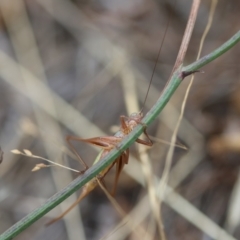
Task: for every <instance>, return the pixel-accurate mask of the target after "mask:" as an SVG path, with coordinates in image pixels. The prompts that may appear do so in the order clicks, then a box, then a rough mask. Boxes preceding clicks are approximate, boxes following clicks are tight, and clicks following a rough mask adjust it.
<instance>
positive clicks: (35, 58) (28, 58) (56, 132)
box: [1, 0, 85, 239]
mask: <svg viewBox="0 0 240 240" xmlns="http://www.w3.org/2000/svg"><path fill="white" fill-rule="evenodd" d="M10 5H11V3H10V2H9V1H2V3H1V8H2V13H3V18H4V21H5V23H6V26H7V28H8V31H9V36H10V39H11V42H12V45H13V48H14V51H15V53H16V56H17V60H18V61H19V64H20V65H23V66H25V67H26V68H28V69H31V71H33V74H34V75H36V76H38V78H39V79H41V81H43V82H44V83H45V84H46V86H47V78H46V76H45V74H44V72H45V71H44V66H43V63H42V61H41V58H40V54H39V50H38V46H37V43H36V40H35V36H34V32H33V30H32V26H31V24H30V21H29V18H28V15H27V11H26V6H25V3H24V2H23V1H22V0H19V1H17V2H16V3H15V4H14V5H11V8H12V7H14V13H15V15H14V17H11V18H9V16H10V15H9V14H8V11H7V9H10V8H9V7H10ZM23 32H24V34H22V33H23ZM20 73H21V75H22V79H23V86H22V87H23V88H24V89H25V90H26V91H31V79H30V78H29V75H28V74H25V73H26V72H25V71H21V68H20ZM47 101H48V105H49V108H50V109H51V111H53V112H55V106H54V103H53V100H52V97H51V95H48V96H47ZM33 111H34V114H35V119H36V122H37V124H38V128H39V130H40V131H39V133H40V136H41V137H42V141H43V144H44V146H45V149H46V152H47V153H48V156H49V158H50V159H55V160H56V161H59V160H60V159H61V152H58V151H56V150H55V149H54V148H52V147H51V146H50V145H49V144H48V143H47V142H46V141H45V140H44V136H43V135H42V131H41V130H42V129H44V131H45V132H49V133H50V134H51V135H52V136H53V137H54V138H55V139H58V140H59V141H60V142H61V144H63V142H64V140H63V136H62V133H61V129H60V126H59V125H58V122H56V121H54V120H52V119H51V118H49V117H48V116H46V115H45V113H44V112H42V111H39V108H37V107H36V106H35V105H33ZM60 165H61V164H60ZM36 169H39V166H38V167H37V168H35V170H36ZM51 172H52V176H53V179H54V183H55V186H57V191H59V190H60V189H61V188H62V187H63V186H65V185H66V184H67V182H70V181H72V177H71V174H70V172H68V171H65V172H59V171H54V170H53V171H51ZM71 198H72V200H74V199H73V198H74V195H73V196H72V197H71ZM75 198H76V196H75ZM61 206H62V205H61ZM61 206H60V207H61ZM62 209H63V208H62ZM76 210H77V209H76ZM77 212H79V211H76V213H77ZM75 220H77V221H78V222H79V228H73V225H72V224H71V222H69V221H67V222H66V230H67V232H68V236H69V239H74V234H76V235H78V236H81V238H82V239H85V236H84V231H83V226H82V224H81V222H82V221H81V218H80V215H79V214H78V216H77V214H76V217H75ZM73 233H74V234H73Z"/></svg>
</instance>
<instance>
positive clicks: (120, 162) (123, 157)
mask: <svg viewBox="0 0 240 240" xmlns="http://www.w3.org/2000/svg"><path fill="white" fill-rule="evenodd" d="M128 159H129V149H127V150H126V151H124V152H123V153H122V154H121V156H120V157H119V159H118V160H117V161H116V174H115V179H114V185H113V189H112V196H113V197H114V196H115V194H116V189H117V184H118V180H119V177H120V174H121V172H122V170H123V168H124V165H125V164H128Z"/></svg>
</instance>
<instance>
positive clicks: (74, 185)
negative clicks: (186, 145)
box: [0, 31, 240, 240]
mask: <svg viewBox="0 0 240 240" xmlns="http://www.w3.org/2000/svg"><path fill="white" fill-rule="evenodd" d="M239 41H240V31H239V32H237V33H236V34H235V35H234V36H233V37H232V38H230V39H229V40H228V41H227V42H225V43H224V44H223V45H222V46H221V47H219V48H218V49H216V50H215V51H213V52H212V53H210V54H208V55H206V56H204V57H203V58H201V59H200V60H198V61H196V62H194V63H192V64H190V65H188V66H186V67H183V68H181V67H180V68H178V69H177V70H176V71H175V72H174V73H173V75H172V77H171V79H170V81H169V83H168V85H167V86H166V87H165V88H164V90H163V92H162V94H161V96H160V97H159V99H158V100H157V102H156V103H155V105H154V106H153V107H152V108H151V110H150V111H149V112H148V113H147V114H146V116H145V117H144V118H143V120H142V123H143V124H145V125H146V126H148V125H149V124H150V123H151V122H152V121H153V120H154V119H156V117H157V116H158V115H159V113H160V112H161V111H162V109H163V108H164V107H165V105H166V104H167V102H168V101H169V99H170V98H171V96H172V95H173V94H174V92H175V91H176V89H177V88H178V86H179V85H180V83H181V82H182V80H183V72H184V73H188V72H191V71H196V70H198V69H199V68H201V67H203V66H204V65H206V64H208V63H209V62H211V61H213V60H214V59H216V58H217V57H219V56H221V55H222V54H223V53H225V52H226V51H228V50H229V49H230V48H232V47H233V46H234V45H235V44H237V43H238V42H239ZM143 128H144V127H143V126H142V125H139V126H137V127H136V128H135V129H134V130H133V131H132V132H131V133H130V134H129V135H128V136H127V137H126V138H124V139H123V141H122V142H121V143H120V144H119V146H118V148H115V149H113V150H112V151H111V152H110V153H109V154H108V155H107V156H106V157H105V158H103V159H102V160H101V161H100V162H98V163H96V164H95V165H93V166H92V167H91V168H90V169H89V170H87V171H86V172H85V173H84V174H83V175H81V176H79V177H78V178H76V179H75V180H73V181H72V182H71V183H70V184H69V185H68V186H67V187H65V188H64V189H62V190H61V191H59V192H58V193H57V194H55V195H54V196H52V197H51V198H49V199H48V200H47V201H46V202H45V203H44V204H43V205H41V206H40V207H39V208H37V209H36V210H34V211H32V212H31V213H30V214H28V215H27V216H26V217H24V218H23V219H22V220H20V221H19V222H17V223H16V224H15V225H13V226H12V227H10V228H9V229H8V230H7V231H6V232H4V233H3V234H2V235H0V240H7V239H12V238H14V237H15V236H17V235H18V234H19V233H21V232H22V231H23V230H24V229H26V228H27V227H29V226H30V225H31V224H33V223H34V222H35V221H37V220H38V219H39V218H41V217H42V216H44V215H45V214H46V213H48V212H49V211H50V210H51V209H53V208H54V207H56V206H57V205H58V204H60V203H61V202H62V201H64V200H65V199H66V198H67V197H69V196H70V195H71V194H73V193H74V192H75V191H77V190H78V189H79V188H81V187H82V186H84V185H85V184H86V183H87V182H88V181H90V180H91V179H92V178H94V177H96V176H97V174H98V173H100V172H101V171H102V170H103V169H104V168H105V167H107V166H108V165H110V164H111V163H112V162H114V160H115V159H116V158H117V157H118V156H119V155H120V154H121V153H122V152H123V151H124V150H125V149H127V148H128V147H129V146H130V145H131V144H132V143H133V142H135V140H136V139H137V138H138V137H139V136H140V135H141V133H142V131H143Z"/></svg>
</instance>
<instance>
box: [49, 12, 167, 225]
mask: <svg viewBox="0 0 240 240" xmlns="http://www.w3.org/2000/svg"><path fill="white" fill-rule="evenodd" d="M169 22H170V16H169V19H168V23H167V25H166V28H165V32H164V35H163V41H162V42H161V45H160V48H159V51H158V55H157V59H156V61H155V65H154V69H153V72H152V76H151V80H150V83H149V86H148V89H147V94H146V97H145V100H144V103H143V106H144V105H145V102H146V100H147V96H148V93H149V89H150V86H151V83H152V80H153V76H154V72H155V69H156V66H157V63H158V60H159V56H160V52H161V49H162V45H163V42H164V39H165V36H166V33H167V29H168V25H169ZM142 119H143V108H142V110H141V111H140V112H138V113H132V114H131V115H130V116H129V117H127V116H123V115H122V116H120V124H121V126H120V129H119V131H118V132H117V133H116V134H115V135H114V136H104V137H94V138H88V139H83V138H79V137H77V136H67V138H66V141H67V143H68V144H69V146H70V148H71V150H72V151H73V152H74V153H75V154H76V156H77V157H78V159H79V160H80V162H81V163H82V164H83V166H84V169H83V170H82V171H81V172H80V174H83V173H84V172H85V171H86V170H87V169H88V166H87V164H86V163H85V161H84V160H83V159H82V158H81V157H80V156H79V154H78V152H77V151H76V149H75V147H74V146H73V145H72V143H71V141H78V142H85V143H88V144H92V145H95V146H97V147H100V148H101V149H102V152H101V153H100V154H99V156H98V157H97V159H96V160H95V162H94V163H96V162H97V161H101V159H103V158H104V157H105V156H106V155H107V154H108V153H109V152H110V151H111V150H112V149H114V148H116V147H117V145H118V144H119V143H120V142H121V141H122V140H123V138H124V137H126V136H127V135H128V134H129V133H130V132H131V131H132V130H133V129H134V128H135V127H136V126H137V125H139V124H141V125H143V126H144V130H143V133H144V135H145V137H146V140H143V139H140V138H138V139H136V142H137V143H139V144H143V145H146V146H152V145H153V143H152V141H151V139H150V137H149V136H148V134H147V132H146V126H145V125H144V124H142V122H141V121H142ZM128 160H129V149H126V150H125V151H123V152H122V153H121V155H120V156H119V157H118V158H117V159H116V160H115V161H114V162H113V163H112V164H111V165H109V166H108V167H106V168H105V169H104V170H102V171H101V172H100V173H99V174H98V175H97V177H95V178H93V179H92V180H90V181H89V182H88V183H87V184H86V185H85V186H84V187H83V190H82V192H81V194H80V196H79V197H78V199H77V200H76V201H75V202H74V203H73V204H72V205H71V206H70V207H69V208H68V209H66V210H65V211H64V212H63V213H62V214H61V215H59V216H58V217H56V218H54V219H52V220H51V221H49V222H48V223H47V224H46V225H50V224H52V223H54V222H56V221H58V220H60V219H61V218H63V217H64V216H65V215H66V214H67V213H68V212H69V211H71V210H72V209H73V208H74V207H75V206H76V205H77V204H78V203H79V202H80V201H81V200H82V199H83V198H84V197H85V196H87V195H88V194H89V193H90V192H91V191H92V190H93V189H94V188H95V187H97V186H98V184H99V183H98V182H99V181H100V182H103V179H104V177H105V176H106V174H107V173H108V172H109V171H110V170H111V169H112V168H113V167H114V165H116V175H115V180H114V185H113V192H112V195H113V196H114V194H115V190H116V186H117V183H118V179H119V176H120V174H121V171H122V170H123V167H124V165H125V164H128Z"/></svg>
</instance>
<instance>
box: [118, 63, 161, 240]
mask: <svg viewBox="0 0 240 240" xmlns="http://www.w3.org/2000/svg"><path fill="white" fill-rule="evenodd" d="M121 76H122V78H121V79H122V85H123V89H124V101H125V105H126V108H127V112H128V115H130V114H131V113H133V112H136V111H138V110H139V109H140V108H139V104H138V98H137V91H136V79H135V76H134V74H133V72H132V70H131V69H130V68H127V67H125V68H124V71H122V73H121ZM138 149H139V152H141V154H140V160H141V162H142V171H143V173H144V175H145V178H146V182H147V189H148V194H149V199H150V205H151V209H152V215H153V216H154V218H155V220H156V223H157V224H158V231H159V237H160V238H161V239H162V240H164V239H166V237H165V234H164V232H163V225H162V221H161V219H160V215H159V211H160V209H159V205H158V200H157V198H156V189H155V188H154V184H153V181H152V174H153V172H152V168H151V164H150V159H149V157H148V154H147V152H146V147H145V146H142V145H139V146H138ZM149 229H153V230H154V229H155V227H150V228H149ZM151 235H152V236H154V232H150V236H151ZM146 239H148V238H146ZM150 239H153V237H151V238H149V240H150Z"/></svg>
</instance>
